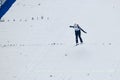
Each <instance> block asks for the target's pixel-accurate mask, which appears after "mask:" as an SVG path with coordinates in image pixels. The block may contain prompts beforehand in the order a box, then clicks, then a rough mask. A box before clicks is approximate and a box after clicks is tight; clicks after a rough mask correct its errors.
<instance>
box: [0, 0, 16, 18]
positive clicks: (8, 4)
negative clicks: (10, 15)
mask: <svg viewBox="0 0 120 80" xmlns="http://www.w3.org/2000/svg"><path fill="white" fill-rule="evenodd" d="M15 1H16V0H6V1H5V3H4V4H2V5H1V6H0V19H1V18H2V17H3V16H4V15H5V13H6V12H7V11H8V10H9V9H10V7H11V6H12V4H13V3H14V2H15Z"/></svg>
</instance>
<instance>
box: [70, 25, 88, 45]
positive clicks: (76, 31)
mask: <svg viewBox="0 0 120 80" xmlns="http://www.w3.org/2000/svg"><path fill="white" fill-rule="evenodd" d="M70 27H71V28H74V29H75V39H76V44H78V38H79V39H80V42H81V43H83V40H82V38H81V31H83V32H84V33H87V32H85V31H84V30H83V29H82V28H81V27H80V26H79V25H78V24H77V25H74V26H70Z"/></svg>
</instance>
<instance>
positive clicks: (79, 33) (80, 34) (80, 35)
mask: <svg viewBox="0 0 120 80" xmlns="http://www.w3.org/2000/svg"><path fill="white" fill-rule="evenodd" d="M79 38H80V42H81V43H83V40H82V38H81V31H79Z"/></svg>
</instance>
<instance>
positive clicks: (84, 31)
mask: <svg viewBox="0 0 120 80" xmlns="http://www.w3.org/2000/svg"><path fill="white" fill-rule="evenodd" d="M78 27H79V28H80V30H82V32H84V33H87V32H86V31H84V30H83V29H82V28H81V27H80V26H79V25H78Z"/></svg>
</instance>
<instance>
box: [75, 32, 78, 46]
mask: <svg viewBox="0 0 120 80" xmlns="http://www.w3.org/2000/svg"><path fill="white" fill-rule="evenodd" d="M75 38H76V44H77V43H78V31H75Z"/></svg>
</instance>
